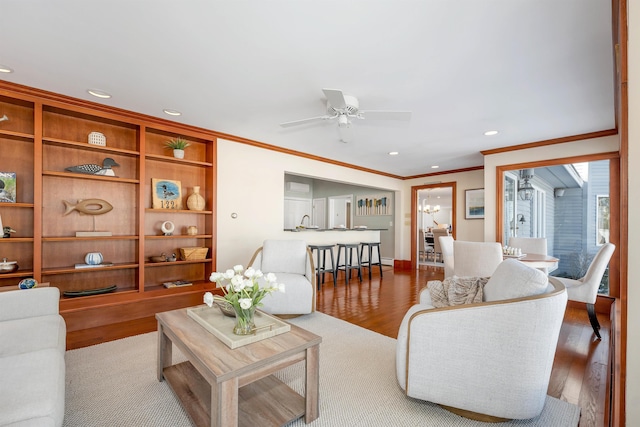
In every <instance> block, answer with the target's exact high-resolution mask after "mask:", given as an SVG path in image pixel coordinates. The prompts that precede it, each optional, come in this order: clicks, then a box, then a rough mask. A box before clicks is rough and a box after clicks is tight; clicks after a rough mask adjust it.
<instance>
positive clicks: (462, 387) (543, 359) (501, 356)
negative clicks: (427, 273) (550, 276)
mask: <svg viewBox="0 0 640 427" xmlns="http://www.w3.org/2000/svg"><path fill="white" fill-rule="evenodd" d="M566 304H567V291H566V289H565V288H564V286H562V284H554V285H549V283H548V280H547V277H546V276H545V275H544V273H542V272H540V271H538V270H535V269H533V268H531V267H528V266H525V265H524V264H523V263H520V262H519V261H516V260H513V259H511V260H506V261H504V262H502V263H501V264H500V265H499V266H498V268H497V269H496V271H495V272H494V274H493V275H492V276H491V278H490V279H489V282H487V284H486V285H485V286H484V293H483V302H478V303H473V304H463V305H455V306H447V307H443V308H434V306H433V305H432V301H431V298H430V294H429V291H428V290H426V289H425V291H423V292H422V293H421V295H420V303H419V304H416V305H414V306H413V307H411V308H410V309H409V311H408V312H407V314H406V315H405V317H404V319H403V321H402V324H401V325H400V330H399V332H398V343H397V349H396V374H397V379H398V384H399V385H400V387H401V388H402V389H403V390H404V391H405V392H406V394H407V396H410V397H413V398H416V399H421V400H427V401H430V402H434V403H437V404H440V405H442V406H444V407H446V408H447V409H449V410H452V411H453V412H455V413H458V414H459V415H464V416H467V417H470V418H476V419H480V420H484V421H487V420H491V421H498V420H500V419H528V418H533V417H536V416H538V415H539V414H540V413H541V412H542V409H543V407H544V403H545V398H546V394H547V388H548V385H549V378H550V376H551V369H552V367H553V360H554V356H555V350H556V345H557V342H558V336H559V333H560V327H561V325H562V319H563V316H564V311H565V307H566Z"/></svg>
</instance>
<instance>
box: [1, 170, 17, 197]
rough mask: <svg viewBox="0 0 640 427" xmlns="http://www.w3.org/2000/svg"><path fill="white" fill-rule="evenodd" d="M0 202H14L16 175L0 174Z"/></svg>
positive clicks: (9, 173)
mask: <svg viewBox="0 0 640 427" xmlns="http://www.w3.org/2000/svg"><path fill="white" fill-rule="evenodd" d="M0 202H4V203H15V202H16V173H15V172H0Z"/></svg>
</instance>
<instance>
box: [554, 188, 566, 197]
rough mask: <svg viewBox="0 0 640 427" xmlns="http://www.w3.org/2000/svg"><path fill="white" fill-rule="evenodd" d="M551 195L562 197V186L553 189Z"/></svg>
mask: <svg viewBox="0 0 640 427" xmlns="http://www.w3.org/2000/svg"><path fill="white" fill-rule="evenodd" d="M553 195H554V196H555V197H562V196H564V188H556V189H555V190H553Z"/></svg>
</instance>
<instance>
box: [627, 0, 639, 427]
mask: <svg viewBox="0 0 640 427" xmlns="http://www.w3.org/2000/svg"><path fill="white" fill-rule="evenodd" d="M628 4H629V8H628V14H629V16H628V18H629V21H628V24H629V46H628V55H629V69H628V73H629V74H628V76H629V86H628V87H629V189H630V190H629V218H628V222H629V248H628V250H629V256H628V262H629V277H628V279H629V280H628V286H629V292H628V298H627V304H628V306H627V307H628V311H627V313H628V316H627V333H628V334H627V393H626V411H627V426H629V427H630V426H638V425H640V405H638V402H640V363H638V360H640V265H639V264H638V260H640V245H638V243H637V242H638V241H640V224H639V223H638V213H640V199H639V198H638V197H637V194H638V193H637V191H638V188H640V121H638V117H640V116H639V115H640V84H639V83H638V82H640V4H638V2H633V1H629V2H628ZM636 25H637V27H636ZM634 261H635V262H634Z"/></svg>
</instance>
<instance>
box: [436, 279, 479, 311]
mask: <svg viewBox="0 0 640 427" xmlns="http://www.w3.org/2000/svg"><path fill="white" fill-rule="evenodd" d="M488 281H489V278H488V277H457V276H453V277H447V278H446V279H444V280H443V281H442V282H441V281H439V280H431V281H429V282H428V283H427V288H428V289H429V294H430V295H431V302H432V303H433V306H434V307H436V308H439V307H449V306H452V305H460V304H470V303H473V302H482V289H483V288H484V285H485V284H486V283H487V282H488Z"/></svg>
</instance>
